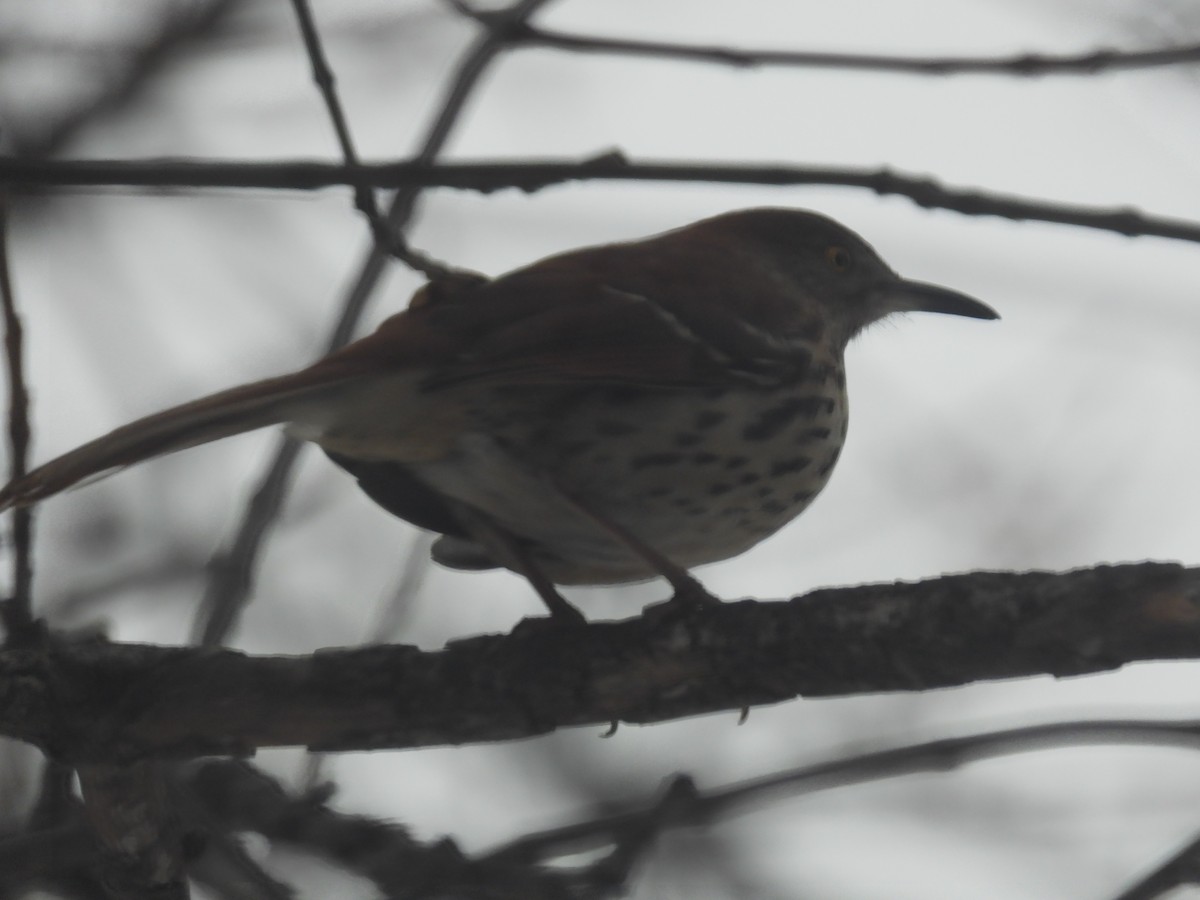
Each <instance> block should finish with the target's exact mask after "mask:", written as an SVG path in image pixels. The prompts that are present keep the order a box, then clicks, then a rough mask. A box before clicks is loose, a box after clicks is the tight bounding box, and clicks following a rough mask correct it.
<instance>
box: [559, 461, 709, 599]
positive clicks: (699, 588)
mask: <svg viewBox="0 0 1200 900" xmlns="http://www.w3.org/2000/svg"><path fill="white" fill-rule="evenodd" d="M556 487H557V485H556ZM558 491H559V493H560V494H562V496H563V499H565V500H566V501H567V502H568V503H570V504H571V505H572V506H574V507H575V509H577V510H578V511H579V512H580V513H582V514H583V515H584V516H586V517H587V518H589V519H591V520H592V521H593V522H595V523H596V524H597V525H599V526H600V527H601V528H603V529H604V530H605V531H607V532H608V533H609V535H611V536H612V537H613V538H614V539H615V540H616V541H617V543H619V544H622V545H623V546H625V547H626V548H628V549H629V550H630V551H631V552H632V553H633V554H634V555H635V556H640V557H641V558H642V559H643V560H644V561H645V563H646V565H648V566H649V567H650V568H651V569H653V570H654V571H655V572H657V573H658V574H659V575H661V576H662V577H663V578H665V579H666V580H667V582H668V583H669V584H670V585H671V588H672V589H673V590H674V591H675V593H674V595H673V596H672V597H671V602H672V603H679V604H683V605H685V606H702V605H704V604H707V603H719V602H720V601H719V600H718V599H717V598H716V597H714V596H713V595H712V594H710V593H709V592H708V589H707V588H705V587H704V585H702V584H701V583H700V582H699V581H697V580H696V579H695V578H693V577H692V574H691V573H690V572H689V571H688V570H687V569H685V568H684V567H683V566H680V565H678V564H677V563H674V562H672V561H671V560H670V559H668V558H667V557H666V556H664V555H663V554H662V553H659V552H658V551H657V550H655V549H654V548H653V547H651V546H650V545H649V544H647V543H646V542H645V541H643V540H642V539H641V538H639V537H638V536H637V535H636V534H634V533H633V532H631V531H630V530H629V529H628V528H626V527H625V526H624V525H622V524H621V523H619V522H615V521H613V520H612V519H611V518H609V517H608V516H607V515H605V514H604V513H602V512H600V511H599V510H597V509H593V508H592V507H591V506H589V505H588V504H586V503H584V502H583V501H581V500H580V499H579V498H578V497H574V496H572V495H571V494H569V493H567V492H566V491H564V490H563V489H562V488H561V487H559V488H558Z"/></svg>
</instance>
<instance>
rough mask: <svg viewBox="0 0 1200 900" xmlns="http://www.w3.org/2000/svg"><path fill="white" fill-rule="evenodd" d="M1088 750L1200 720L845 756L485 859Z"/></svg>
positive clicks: (546, 835) (1181, 736)
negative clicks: (1045, 753) (1005, 760)
mask: <svg viewBox="0 0 1200 900" xmlns="http://www.w3.org/2000/svg"><path fill="white" fill-rule="evenodd" d="M1088 746H1154V747H1189V748H1196V747H1198V746H1200V723H1198V722H1196V721H1195V720H1185V721H1171V720H1137V719H1132V720H1122V719H1112V720H1093V721H1074V722H1051V723H1047V724H1044V725H1030V726H1025V727H1022V728H1010V729H1004V730H998V731H987V732H982V733H980V734H972V735H967V736H965V737H958V738H944V739H942V740H935V741H927V742H923V743H919V744H910V745H909V746H906V747H896V748H893V749H890V750H879V751H875V752H871V753H863V754H859V755H856V756H847V757H843V758H840V759H833V760H830V761H829V762H825V763H819V764H817V765H814V766H806V767H804V768H800V769H794V770H792V771H789V772H782V773H779V774H776V775H770V776H767V777H765V778H755V779H751V780H748V781H744V782H741V783H738V784H733V785H729V786H727V787H724V788H721V789H719V790H714V791H708V792H704V793H701V792H694V793H693V794H691V795H690V796H688V797H687V800H686V802H682V801H680V802H676V803H675V804H674V806H673V807H672V815H671V816H669V817H668V816H664V815H663V812H662V809H661V804H658V803H656V804H653V805H652V806H650V807H648V808H646V809H643V810H639V811H637V812H630V813H621V814H617V815H614V816H608V817H605V818H603V819H596V820H594V821H591V822H584V823H578V824H573V825H568V826H566V827H563V828H556V829H552V830H549V831H545V832H542V833H541V834H534V835H527V836H525V837H522V838H519V839H518V840H515V841H512V842H510V843H508V844H505V845H503V846H502V847H498V848H496V849H495V850H492V851H491V852H489V853H487V854H485V855H483V856H481V857H480V858H479V861H480V862H500V861H505V862H524V863H532V862H537V861H543V860H549V859H552V858H555V857H558V856H563V855H567V854H572V853H579V852H583V851H585V850H589V849H595V848H598V847H604V846H608V845H610V844H612V843H613V842H619V841H620V840H621V839H623V837H624V836H625V835H627V834H630V833H639V832H640V831H641V829H643V828H644V827H645V825H646V823H647V821H654V822H657V823H658V824H659V825H660V826H664V825H672V826H678V825H685V824H690V825H697V824H703V823H705V822H710V821H712V820H714V819H715V818H717V817H718V816H730V815H734V814H740V813H744V812H748V811H749V807H750V805H751V804H752V803H758V802H763V801H765V800H778V799H780V798H782V797H796V796H807V795H809V794H814V793H818V792H820V791H827V790H833V789H837V788H843V787H849V786H854V785H860V784H867V783H869V782H873V781H882V780H884V779H887V778H898V777H901V776H905V775H913V774H917V773H921V772H938V773H944V772H951V771H954V770H956V769H959V768H962V767H963V766H964V765H966V764H968V763H973V762H979V761H981V760H985V759H996V758H998V757H1003V756H1012V755H1015V754H1019V753H1032V752H1037V751H1042V750H1049V749H1055V748H1062V747H1088ZM1121 900H1127V898H1124V897H1122V898H1121Z"/></svg>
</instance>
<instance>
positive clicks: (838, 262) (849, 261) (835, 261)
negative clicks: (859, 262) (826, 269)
mask: <svg viewBox="0 0 1200 900" xmlns="http://www.w3.org/2000/svg"><path fill="white" fill-rule="evenodd" d="M825 261H826V262H827V263H829V265H830V266H831V267H832V268H833V270H834V271H835V272H848V271H850V266H851V265H853V263H854V258H853V257H852V256H851V255H850V251H849V250H847V249H846V248H845V247H838V246H836V245H835V246H833V247H829V248H827V249H826V250H825Z"/></svg>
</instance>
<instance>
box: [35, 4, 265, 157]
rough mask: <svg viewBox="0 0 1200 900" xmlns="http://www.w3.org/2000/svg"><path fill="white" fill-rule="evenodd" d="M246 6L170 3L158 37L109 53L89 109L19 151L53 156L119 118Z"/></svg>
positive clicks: (56, 123) (55, 123) (56, 121)
mask: <svg viewBox="0 0 1200 900" xmlns="http://www.w3.org/2000/svg"><path fill="white" fill-rule="evenodd" d="M242 5H243V4H240V3H237V2H235V0H204V2H192V3H176V4H171V10H170V12H168V13H166V14H164V16H163V22H162V24H161V25H159V26H158V28H157V29H156V31H155V33H152V34H149V35H147V36H146V37H145V39H144V40H143V41H142V42H141V44H140V45H139V46H137V47H136V48H134V49H133V51H132V52H131V53H130V52H128V51H126V52H125V53H124V54H123V58H120V59H119V60H118V58H117V54H116V53H113V54H110V55H109V59H108V60H107V61H106V62H107V65H106V66H104V67H103V72H104V75H103V76H102V77H100V78H98V79H97V84H98V89H97V90H96V91H95V92H94V93H92V94H90V95H88V96H86V97H85V98H84V101H85V105H82V106H80V107H79V108H76V109H73V110H71V111H70V112H69V114H67V115H65V116H59V117H52V118H51V119H50V121H51V123H52V124H51V125H50V127H49V128H47V129H46V130H45V131H43V132H42V133H40V134H38V135H36V136H35V137H34V138H33V139H25V140H21V141H20V142H19V143H17V146H16V148H15V150H16V153H17V154H18V155H21V156H26V157H31V158H46V157H50V156H53V155H54V154H56V153H57V152H59V151H60V150H61V149H62V148H63V147H65V146H68V145H69V144H70V143H71V141H72V140H73V139H74V138H75V137H76V136H77V135H78V134H79V133H80V132H81V131H83V130H84V129H85V128H87V126H88V125H90V124H91V123H93V122H96V121H98V120H100V119H102V118H103V117H104V116H112V117H115V114H116V113H118V112H120V111H121V110H122V109H124V108H126V107H128V106H129V105H130V104H131V103H132V102H135V101H136V100H137V99H138V98H139V97H140V96H141V92H142V90H143V89H144V88H145V87H146V85H148V84H150V83H151V81H152V80H153V78H154V77H155V76H156V75H158V74H159V73H161V72H162V70H163V69H165V68H167V67H168V66H170V65H172V64H174V63H176V62H177V61H178V60H179V59H180V57H181V56H182V55H183V52H182V51H183V50H184V49H185V48H186V47H188V46H189V45H196V44H199V43H201V42H202V41H204V40H212V39H213V38H214V37H215V36H216V35H218V34H220V30H221V28H222V26H223V25H225V22H226V19H227V18H228V15H229V14H230V13H231V12H233V11H234V10H235V9H238V8H240V7H241V6H242ZM96 68H97V69H101V66H99V65H97V66H96Z"/></svg>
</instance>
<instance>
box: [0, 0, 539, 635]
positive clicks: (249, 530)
mask: <svg viewBox="0 0 1200 900" xmlns="http://www.w3.org/2000/svg"><path fill="white" fill-rule="evenodd" d="M547 2H549V0H517V2H515V3H514V4H513V5H512V6H510V7H508V8H506V9H505V10H503V11H502V12H501V13H497V15H498V16H503V17H504V20H505V21H512V22H521V21H525V20H526V19H528V18H529V17H530V16H532V15H533V14H534V13H535V12H537V11H538V10H539V9H540V8H541V7H542V6H544V5H545V4H546V3H547ZM507 46H508V44H507V41H506V39H505V38H504V37H503V34H502V33H501V32H499V31H497V32H489V33H488V34H486V35H485V36H483V37H481V38H480V39H479V40H478V41H477V42H476V43H475V44H474V45H473V46H472V47H471V48H470V49H469V50H468V51H467V54H466V56H465V57H464V58H463V61H462V63H461V64H460V65H459V67H458V70H457V72H456V74H455V75H454V77H453V78H452V79H451V81H450V87H449V90H448V91H447V93H446V96H445V98H444V99H443V101H442V107H441V111H440V112H439V113H438V116H437V118H436V119H435V120H434V123H433V124H432V125H431V126H430V128H429V132H428V133H427V134H426V136H425V140H424V141H423V142H422V146H421V150H420V152H419V153H418V154H417V156H416V159H417V161H418V162H419V163H420V164H421V165H429V164H430V163H432V162H433V160H434V159H436V158H437V156H438V154H439V153H441V151H442V147H443V146H444V145H445V143H446V140H447V138H448V137H449V136H450V132H451V130H452V129H453V127H454V124H455V123H456V122H457V121H458V119H459V116H461V114H462V111H463V108H464V107H465V105H466V101H467V98H468V96H470V94H471V91H473V90H474V89H475V87H476V85H478V83H479V79H480V78H481V77H482V76H483V74H484V72H485V71H487V69H488V67H489V66H490V65H491V63H492V62H493V60H495V58H496V57H497V56H498V55H499V54H500V53H501V52H502V51H503V50H504V49H505V48H506V47H507ZM0 178H2V176H0ZM421 190H422V185H421V184H420V183H419V182H413V183H411V184H409V185H406V186H403V187H402V189H401V190H399V191H397V193H396V195H395V196H394V197H393V198H392V201H391V205H390V207H389V209H388V214H387V222H388V227H389V232H390V233H392V234H395V235H398V236H403V234H404V230H405V228H406V227H407V226H408V222H409V220H410V218H411V217H412V214H413V212H414V211H415V209H416V202H417V197H418V195H419V194H420V192H421ZM387 258H388V257H387V254H386V253H384V252H383V251H381V250H380V249H379V247H378V246H376V247H373V248H372V249H371V251H370V253H368V255H367V257H366V259H365V260H363V262H362V264H361V266H360V268H359V272H358V275H357V277H356V278H355V280H354V284H353V285H352V286H351V288H350V289H349V291H348V292H347V294H346V296H345V298H344V300H343V303H342V310H341V314H340V316H339V318H338V321H337V324H336V325H335V326H334V328H333V331H332V333H331V335H330V338H329V342H328V344H327V345H326V350H327V351H328V352H332V351H334V350H336V349H337V348H339V347H341V346H343V345H344V344H346V343H347V342H349V340H350V338H351V336H352V335H353V334H354V329H355V327H356V326H357V324H358V321H359V319H360V318H361V317H362V313H363V310H364V309H365V307H366V304H367V300H368V299H369V298H370V297H371V295H372V294H373V293H374V291H375V287H376V286H377V285H378V283H379V279H380V277H381V276H382V274H383V272H384V267H385V265H386V263H387ZM299 454H300V445H299V444H298V443H297V442H296V441H294V440H285V441H284V442H282V443H281V444H280V446H279V448H278V449H277V450H276V452H275V456H274V458H273V459H272V460H271V462H270V463H269V464H268V466H267V472H266V474H265V475H264V476H263V478H262V481H261V482H260V483H259V488H258V489H257V490H256V491H255V495H254V502H253V503H252V504H251V506H250V508H248V509H247V510H246V513H245V514H244V516H243V517H242V522H241V525H240V526H239V528H238V531H237V534H236V535H235V537H234V539H233V541H232V542H231V544H230V547H229V549H228V550H226V551H224V552H221V553H219V554H217V556H216V557H214V559H213V572H214V574H213V577H212V578H211V579H210V581H209V585H208V590H207V591H206V592H205V596H204V601H203V603H202V604H201V607H200V613H199V616H198V621H197V623H196V625H195V627H194V632H195V634H196V635H197V636H198V639H199V640H200V641H201V642H202V643H203V644H205V645H206V646H213V645H216V644H219V643H221V641H223V640H224V638H225V635H227V634H228V633H229V630H230V629H231V628H232V627H233V624H234V622H235V621H236V620H237V617H238V615H239V614H240V612H241V610H242V608H243V607H244V606H245V605H246V602H247V600H248V597H249V592H250V584H251V580H252V575H253V570H254V567H255V566H256V565H257V561H258V549H259V547H260V546H261V545H262V542H263V540H264V539H265V537H266V535H267V533H268V532H269V531H270V529H271V527H272V526H273V525H274V523H275V521H276V520H277V519H278V517H279V511H280V509H281V508H282V506H283V499H284V497H285V496H286V494H287V489H288V486H289V484H290V483H291V473H292V470H293V469H294V468H295V464H296V460H297V458H298V457H299Z"/></svg>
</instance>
